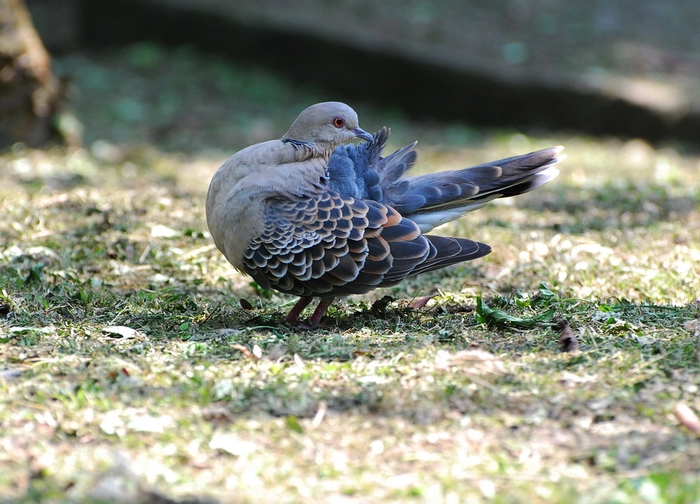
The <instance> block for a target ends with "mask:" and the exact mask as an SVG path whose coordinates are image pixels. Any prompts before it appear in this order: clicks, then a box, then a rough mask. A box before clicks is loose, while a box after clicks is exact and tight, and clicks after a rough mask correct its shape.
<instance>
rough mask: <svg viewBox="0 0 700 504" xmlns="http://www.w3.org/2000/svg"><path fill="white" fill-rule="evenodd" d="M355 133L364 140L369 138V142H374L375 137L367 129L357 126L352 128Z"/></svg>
mask: <svg viewBox="0 0 700 504" xmlns="http://www.w3.org/2000/svg"><path fill="white" fill-rule="evenodd" d="M352 132H353V133H355V136H356V137H357V138H361V139H362V140H367V141H368V142H373V141H374V137H373V136H372V135H370V134H369V133H367V132H366V131H365V130H363V129H362V128H355V129H353V130H352Z"/></svg>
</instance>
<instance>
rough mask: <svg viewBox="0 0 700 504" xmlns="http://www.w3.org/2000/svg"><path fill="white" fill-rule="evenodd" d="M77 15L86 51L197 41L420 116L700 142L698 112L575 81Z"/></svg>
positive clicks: (96, 10)
mask: <svg viewBox="0 0 700 504" xmlns="http://www.w3.org/2000/svg"><path fill="white" fill-rule="evenodd" d="M78 11H79V14H80V16H81V21H80V23H79V25H80V27H81V29H82V35H81V38H82V45H83V46H84V47H88V48H99V47H108V46H112V45H122V44H127V43H131V42H135V41H145V40H151V41H157V42H162V43H166V44H191V45H194V46H196V47H198V48H200V49H204V50H207V51H215V52H217V53H225V54H227V55H230V56H231V57H233V58H235V59H236V60H239V61H242V62H246V63H251V64H255V65H262V66H267V67H271V68H274V69H275V70H277V71H281V72H284V73H286V74H287V75H289V76H290V77H291V78H293V79H295V80H296V81H297V82H299V83H314V84H315V85H322V86H324V87H325V88H327V89H328V90H332V91H333V92H335V93H336V94H337V98H338V99H340V100H346V101H357V100H363V101H366V102H376V103H378V104H379V103H381V104H382V105H383V106H387V105H396V106H398V107H400V108H401V109H403V110H405V111H406V112H407V113H408V114H409V115H410V116H411V117H412V118H414V119H426V118H431V119H438V120H446V121H449V120H460V121H468V122H471V123H474V124H478V125H482V126H504V125H508V126H515V127H528V128H533V127H535V128H546V129H572V130H578V131H582V132H587V133H591V134H595V135H608V134H610V135H618V136H623V137H641V138H646V139H648V140H650V141H661V140H666V139H678V140H681V141H685V142H688V143H693V144H697V143H698V138H699V137H698V134H697V132H698V131H700V115H699V114H697V113H695V112H692V111H691V112H688V113H686V114H684V115H683V116H682V117H675V116H674V117H671V116H670V115H667V114H664V113H661V112H659V111H657V110H653V109H651V108H646V107H644V106H642V105H638V104H635V103H631V102H629V101H626V100H624V99H619V98H613V97H611V96H607V95H604V94H603V93H598V92H594V91H592V90H591V89H586V88H583V87H581V88H578V87H577V86H575V85H568V84H564V83H562V84H556V83H553V82H551V81H541V82H539V81H538V82H536V81H534V80H531V79H530V80H526V79H508V78H497V77H494V76H490V75H486V74H485V73H483V72H479V71H478V70H468V69H462V68H456V67H450V66H448V65H446V64H442V63H439V62H433V61H428V60H426V59H424V58H423V59H422V58H419V57H415V58H410V57H407V56H406V55H404V54H397V53H396V52H392V51H390V50H384V49H381V48H376V47H366V46H362V45H359V44H353V43H352V39H350V40H349V41H348V43H340V42H338V41H337V40H331V39H329V38H327V37H323V36H320V35H316V34H314V33H311V32H302V31H293V30H291V29H290V30H284V29H278V28H274V27H270V26H269V25H266V24H263V23H262V22H259V23H258V22H255V21H254V20H253V21H248V22H246V21H242V20H240V19H237V18H235V17H233V16H223V15H220V14H215V13H210V12H207V11H206V10H205V9H198V10H195V9H194V8H192V7H191V6H182V5H181V3H173V2H171V3H169V4H168V5H165V4H161V3H155V2H150V1H143V0H103V1H100V2H94V1H91V0H78ZM289 48H294V50H293V52H291V51H290V50H289Z"/></svg>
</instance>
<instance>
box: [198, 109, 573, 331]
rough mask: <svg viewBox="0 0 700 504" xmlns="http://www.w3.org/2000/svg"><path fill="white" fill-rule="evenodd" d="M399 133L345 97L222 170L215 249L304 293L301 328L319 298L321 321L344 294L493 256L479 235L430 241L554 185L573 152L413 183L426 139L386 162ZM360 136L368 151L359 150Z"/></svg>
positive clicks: (276, 285) (275, 284)
mask: <svg viewBox="0 0 700 504" xmlns="http://www.w3.org/2000/svg"><path fill="white" fill-rule="evenodd" d="M389 134H390V130H389V129H388V128H386V127H383V128H381V129H380V130H379V131H378V132H377V133H375V134H374V135H372V134H369V133H367V132H366V131H365V130H363V129H361V128H360V126H359V120H358V116H357V113H356V112H355V111H354V110H353V109H352V108H351V107H349V106H348V105H346V104H344V103H340V102H323V103H318V104H315V105H312V106H310V107H308V108H307V109H305V110H303V111H302V112H301V113H300V114H299V116H298V117H297V118H296V120H295V121H294V122H293V123H292V125H291V127H290V128H289V130H288V131H287V132H286V133H285V134H284V135H283V136H282V138H280V139H278V140H270V141H266V142H262V143H258V144H255V145H251V146H249V147H246V148H244V149H242V150H240V151H238V152H237V153H235V154H234V155H233V156H231V157H230V158H228V159H227V160H226V161H224V163H223V164H222V165H221V167H220V168H219V169H218V170H217V171H216V172H215V174H214V176H213V178H212V180H211V183H210V185H209V191H208V193H207V198H206V219H207V225H208V227H209V231H210V233H211V236H212V238H213V240H214V243H215V245H216V247H217V248H218V249H219V251H220V252H221V253H222V254H223V255H224V256H225V257H226V259H227V260H228V261H229V262H230V263H231V264H232V265H233V267H234V268H236V269H237V270H239V271H241V272H243V273H246V274H248V275H250V276H251V277H252V278H253V280H255V282H257V284H258V285H259V286H260V287H262V288H263V289H275V290H277V291H279V292H282V293H286V294H292V295H295V296H299V300H298V301H297V303H296V304H295V305H294V306H293V307H292V309H291V310H290V311H289V313H288V315H287V320H288V321H289V322H291V323H298V321H299V320H298V319H299V316H300V315H301V313H302V312H303V310H304V309H305V308H306V307H307V306H308V305H309V304H310V303H311V302H312V301H313V299H314V298H319V300H320V301H319V303H318V305H317V307H316V309H315V311H314V312H313V314H312V315H311V317H310V319H309V321H310V324H311V326H310V327H313V326H316V325H318V324H319V322H320V320H321V318H322V317H323V315H324V314H325V312H326V310H327V309H328V307H329V306H330V305H331V304H332V303H333V301H334V299H335V298H336V297H338V296H347V295H350V294H365V293H367V292H369V291H371V290H373V289H377V288H380V287H391V286H394V285H396V284H398V283H400V282H401V281H403V280H404V279H406V278H407V277H411V276H414V275H418V274H419V273H423V272H426V271H432V270H437V269H440V268H444V267H446V266H449V265H452V264H456V263H460V262H464V261H471V260H473V259H477V258H480V257H483V256H485V255H487V254H488V253H489V252H490V251H491V247H490V246H489V245H487V244H485V243H481V242H478V241H474V240H471V239H468V238H458V237H449V236H439V235H433V234H426V233H429V232H430V231H431V230H433V229H434V228H435V227H437V226H440V225H441V224H444V223H446V222H449V221H452V220H455V219H458V218H459V217H461V216H462V215H464V214H465V213H467V212H471V211H472V210H476V209H478V208H481V207H482V206H484V205H485V204H486V203H488V202H489V201H491V200H493V199H496V198H503V197H509V196H515V195H518V194H522V193H525V192H528V191H531V190H533V189H536V188H538V187H540V186H542V185H544V184H546V183H547V182H549V181H551V180H552V179H554V178H555V177H556V176H557V175H558V173H559V171H558V170H557V169H556V167H554V165H555V164H556V163H557V162H559V161H561V160H562V159H563V158H564V156H559V153H560V151H561V150H562V149H563V147H553V148H549V149H544V150H539V151H536V152H532V153H529V154H524V155H521V156H514V157H509V158H507V159H502V160H499V161H494V162H492V163H487V164H482V165H478V166H474V167H471V168H464V169H457V170H448V171H442V172H438V173H431V174H427V175H420V176H414V177H406V176H404V175H405V173H406V172H407V171H408V170H409V169H410V168H411V167H413V166H414V165H415V163H416V161H417V158H418V153H417V151H416V149H415V146H416V142H414V143H412V144H410V145H407V146H405V147H403V148H400V149H398V150H397V151H395V152H393V153H391V154H389V155H387V156H385V157H382V154H383V149H384V147H385V146H386V143H387V141H388V139H389ZM356 139H360V140H363V141H364V142H361V143H359V144H356V143H350V142H351V141H352V140H356Z"/></svg>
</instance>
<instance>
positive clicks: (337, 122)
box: [333, 117, 345, 128]
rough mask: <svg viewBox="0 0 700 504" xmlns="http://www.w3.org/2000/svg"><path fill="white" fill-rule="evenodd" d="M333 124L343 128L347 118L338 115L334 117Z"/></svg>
mask: <svg viewBox="0 0 700 504" xmlns="http://www.w3.org/2000/svg"><path fill="white" fill-rule="evenodd" d="M333 126H335V127H336V128H342V127H343V126H345V119H343V118H342V117H336V118H335V119H333Z"/></svg>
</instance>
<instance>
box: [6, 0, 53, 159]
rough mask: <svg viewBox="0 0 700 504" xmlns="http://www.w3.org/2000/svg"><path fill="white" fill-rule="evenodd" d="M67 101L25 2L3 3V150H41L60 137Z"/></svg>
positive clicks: (10, 1) (13, 0)
mask: <svg viewBox="0 0 700 504" xmlns="http://www.w3.org/2000/svg"><path fill="white" fill-rule="evenodd" d="M62 99H63V96H62V90H61V84H60V83H59V81H58V80H57V79H56V78H55V77H54V76H53V74H52V73H51V60H50V58H49V55H48V53H47V52H46V50H45V49H44V47H43V45H42V43H41V40H40V39H39V36H38V35H37V33H36V31H35V30H34V27H33V26H32V22H31V19H30V17H29V14H28V12H27V10H26V7H25V5H24V2H23V1H22V0H0V147H4V146H7V145H11V144H13V143H15V142H24V143H26V144H27V145H30V146H39V145H42V144H44V143H45V142H47V141H48V140H49V139H50V138H52V137H54V136H57V133H56V130H55V129H54V126H53V121H54V116H55V114H56V112H57V110H58V109H59V108H60V105H61V101H62Z"/></svg>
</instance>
